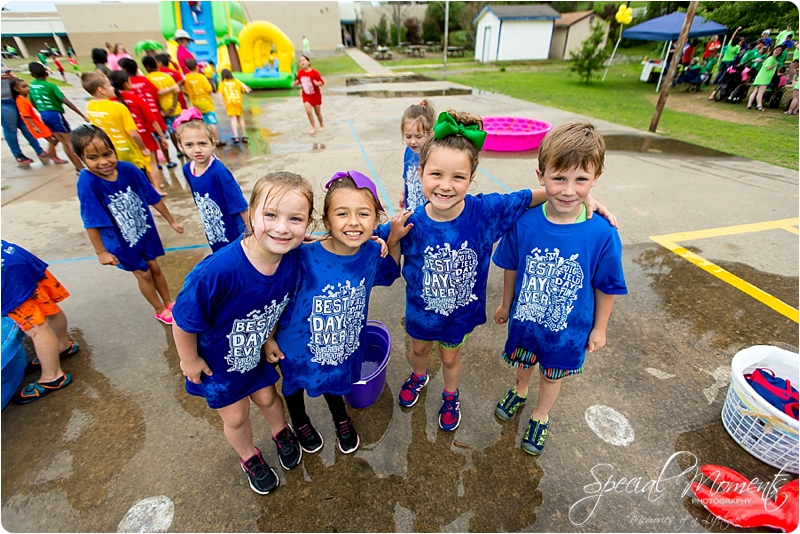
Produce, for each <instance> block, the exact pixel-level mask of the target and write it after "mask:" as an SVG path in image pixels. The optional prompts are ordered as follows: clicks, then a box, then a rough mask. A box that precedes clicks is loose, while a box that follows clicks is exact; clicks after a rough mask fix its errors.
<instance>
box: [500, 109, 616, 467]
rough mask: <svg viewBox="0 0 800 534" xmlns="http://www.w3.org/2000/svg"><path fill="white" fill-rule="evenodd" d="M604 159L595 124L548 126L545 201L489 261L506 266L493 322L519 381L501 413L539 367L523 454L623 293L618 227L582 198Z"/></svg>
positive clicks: (540, 436) (600, 340)
mask: <svg viewBox="0 0 800 534" xmlns="http://www.w3.org/2000/svg"><path fill="white" fill-rule="evenodd" d="M604 159H605V141H604V140H603V137H602V136H601V135H600V134H598V133H597V132H596V131H595V129H594V127H593V126H592V125H591V124H588V123H569V124H564V125H562V126H559V127H558V128H556V129H554V130H553V131H552V132H550V133H549V134H548V135H547V137H545V139H544V142H543V143H542V145H541V147H540V149H539V168H538V169H536V175H537V177H538V178H539V183H540V184H541V185H542V186H543V187H544V190H545V194H546V195H547V201H546V202H545V203H544V204H542V206H541V207H536V208H533V209H529V210H528V211H527V212H526V213H525V214H523V215H522V217H520V218H519V220H517V222H516V223H515V224H514V226H513V227H512V228H511V230H509V231H508V233H507V234H506V235H505V236H504V237H503V239H502V240H501V241H500V243H499V244H498V246H497V250H496V251H495V254H494V256H493V258H492V260H493V261H494V263H495V264H496V265H497V266H498V267H500V268H501V269H504V270H505V271H504V273H503V301H502V304H500V307H498V308H497V311H496V312H495V314H494V321H495V322H496V323H497V324H506V323H508V339H507V340H506V345H505V349H504V353H503V360H505V362H506V363H508V364H509V365H511V366H513V367H516V368H517V372H516V385H515V386H514V387H513V388H511V390H509V392H508V393H507V394H506V396H505V397H504V398H503V399H502V400H501V401H500V402H499V403H498V404H497V407H496V409H495V414H496V415H497V417H499V418H500V419H502V420H504V421H508V420H510V419H512V418H513V417H514V414H515V413H516V412H517V410H518V409H519V408H520V407H521V406H522V405H523V404H524V403H525V401H526V399H527V397H528V384H529V383H530V380H531V377H532V375H533V370H534V367H535V365H536V364H537V363H538V364H539V371H540V374H539V391H538V398H537V403H536V408H535V409H534V411H533V415H532V416H531V419H530V421H529V422H528V428H527V430H526V431H525V436H524V438H523V440H522V449H523V450H524V451H525V452H527V453H529V454H534V455H538V454H541V453H542V451H543V450H544V445H545V440H546V438H547V433H548V430H549V426H550V419H549V415H548V413H549V412H550V408H552V406H553V404H554V403H555V401H556V398H557V397H558V393H559V391H560V389H561V380H562V379H563V378H564V377H567V376H570V375H574V374H578V373H582V372H583V362H584V358H585V355H586V350H588V351H589V352H590V353H591V352H595V351H597V350H600V349H602V348H603V347H604V346H605V344H606V326H607V325H608V319H609V316H610V315H611V307H612V305H613V304H614V296H615V295H624V294H626V293H627V292H628V290H627V287H626V285H625V277H624V275H623V272H622V244H621V242H620V239H619V234H618V233H617V230H616V229H615V228H614V227H613V226H611V224H610V223H609V222H608V221H607V220H606V219H603V218H602V217H593V218H591V219H587V218H586V207H585V205H584V201H585V200H586V198H587V197H588V196H589V192H590V191H591V189H592V187H593V186H594V184H595V183H597V180H598V179H599V178H600V175H601V174H602V173H603V162H604ZM517 271H521V276H517Z"/></svg>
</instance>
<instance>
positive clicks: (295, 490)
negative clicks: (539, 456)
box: [256, 388, 543, 532]
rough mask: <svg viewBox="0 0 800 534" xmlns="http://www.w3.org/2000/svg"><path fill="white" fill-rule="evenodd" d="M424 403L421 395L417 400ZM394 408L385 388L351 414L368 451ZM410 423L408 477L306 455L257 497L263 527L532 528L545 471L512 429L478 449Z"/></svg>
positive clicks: (419, 414)
mask: <svg viewBox="0 0 800 534" xmlns="http://www.w3.org/2000/svg"><path fill="white" fill-rule="evenodd" d="M427 392H428V391H427V390H423V393H422V395H423V396H425V395H426V393H427ZM424 401H425V398H424V397H423V398H422V399H421V400H420V403H423V404H424ZM394 404H395V403H394V395H392V394H391V392H390V391H389V389H388V388H385V389H384V391H383V393H382V394H381V397H380V398H379V400H378V403H377V405H375V406H373V407H370V408H369V409H367V410H351V415H352V417H353V420H354V422H356V426H357V427H358V428H359V434H361V435H362V437H363V438H364V440H363V445H362V447H363V448H364V449H367V450H368V449H369V448H370V446H371V445H372V443H371V440H373V439H375V438H376V436H379V435H381V434H382V432H383V431H384V430H385V428H386V427H387V426H388V424H389V423H390V422H391V421H390V420H389V419H387V418H386V416H385V415H381V413H380V412H384V411H385V412H387V413H390V412H391V411H392V410H393V409H394V406H393V405H394ZM381 408H383V409H381ZM397 409H398V410H399V408H397ZM410 419H411V433H412V438H411V442H410V444H409V445H408V450H407V453H406V451H402V454H403V455H406V454H407V464H408V471H407V473H406V476H405V477H401V476H398V475H394V474H392V475H388V476H386V477H382V478H381V477H378V476H376V475H375V473H374V472H373V470H372V468H371V467H370V465H369V463H368V462H367V461H365V460H364V459H362V458H359V457H358V456H357V455H353V456H351V457H346V456H344V455H343V454H341V453H339V452H338V451H337V452H336V461H335V463H334V464H333V465H332V466H330V467H326V466H325V465H323V463H322V459H321V456H320V455H318V454H317V455H311V454H309V455H304V457H303V465H304V470H301V469H297V470H293V471H288V472H286V473H284V476H285V477H286V484H285V485H284V487H282V488H281V489H280V490H279V491H276V492H275V493H274V494H272V495H270V496H268V497H256V498H257V500H258V502H259V505H260V506H261V507H262V515H261V517H260V518H259V520H258V527H259V529H261V530H263V531H269V530H274V529H275V525H280V530H284V531H291V532H342V531H360V532H394V531H416V532H437V531H440V530H441V529H442V528H443V527H446V526H447V525H450V524H454V523H455V524H458V525H459V526H460V527H461V528H459V530H462V531H466V530H469V531H477V532H496V531H506V532H508V531H518V530H521V529H524V528H526V527H529V526H530V525H531V524H533V523H535V521H536V509H537V508H538V507H539V506H540V505H541V503H542V495H541V492H540V491H538V490H537V489H536V488H537V486H538V483H539V480H540V479H541V477H542V474H543V473H542V470H541V468H540V467H539V465H538V463H537V462H536V461H535V460H533V459H531V458H530V457H529V456H528V455H526V454H525V453H524V452H522V450H520V449H518V448H515V446H514V444H515V440H516V436H517V426H516V425H515V424H510V425H506V426H504V428H503V431H502V435H501V438H500V440H499V441H497V442H496V443H495V444H494V445H492V446H490V447H488V448H486V449H484V450H483V451H482V452H475V451H472V450H470V449H468V448H464V447H466V446H464V445H461V444H460V443H458V442H457V441H455V439H454V438H455V436H456V434H455V433H445V432H443V431H437V434H436V439H435V442H433V443H432V442H430V441H429V440H428V437H427V436H426V427H427V426H428V419H429V414H427V413H426V410H424V409H420V408H417V409H412V410H410ZM361 429H364V432H363V434H362V431H361ZM328 446H331V445H330V444H329V445H328ZM381 454H385V452H382V453H381ZM487 495H492V501H493V502H506V503H508V502H513V503H515V504H514V506H508V507H504V508H502V509H498V508H496V507H493V506H486V502H487V498H486V496H487ZM297 502H302V503H303V513H302V514H286V512H285V511H286V510H290V509H292V508H293V507H295V506H296V503H297ZM398 511H399V512H398ZM462 522H463V523H462ZM399 527H402V528H399ZM398 529H399V530H398Z"/></svg>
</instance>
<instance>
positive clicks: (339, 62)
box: [311, 54, 366, 78]
mask: <svg viewBox="0 0 800 534" xmlns="http://www.w3.org/2000/svg"><path fill="white" fill-rule="evenodd" d="M311 67H312V68H314V69H317V70H318V71H319V73H320V74H321V75H322V77H323V78H324V77H325V76H335V75H337V74H361V73H363V72H366V71H364V69H362V68H361V67H360V66H359V65H358V63H356V62H355V61H353V59H352V58H351V57H350V56H348V55H347V54H337V55H335V56H327V57H319V58H312V59H311Z"/></svg>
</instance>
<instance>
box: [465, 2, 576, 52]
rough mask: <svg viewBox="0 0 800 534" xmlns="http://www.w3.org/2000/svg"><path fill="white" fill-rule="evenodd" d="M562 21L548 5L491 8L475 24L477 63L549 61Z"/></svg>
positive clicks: (483, 10) (491, 6)
mask: <svg viewBox="0 0 800 534" xmlns="http://www.w3.org/2000/svg"><path fill="white" fill-rule="evenodd" d="M559 18H561V15H560V14H559V13H558V11H556V10H555V9H553V8H552V7H550V6H549V5H548V4H512V5H493V4H489V5H487V6H485V7H484V8H483V9H482V10H481V11H480V13H478V14H477V15H476V16H475V18H474V19H473V20H472V22H473V24H475V25H476V26H477V30H476V32H475V59H477V60H478V61H482V62H487V61H509V60H520V59H547V57H548V55H549V53H550V44H551V41H552V39H553V30H554V27H555V21H556V20H557V19H559Z"/></svg>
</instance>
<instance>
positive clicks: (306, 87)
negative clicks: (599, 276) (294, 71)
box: [300, 76, 314, 95]
mask: <svg viewBox="0 0 800 534" xmlns="http://www.w3.org/2000/svg"><path fill="white" fill-rule="evenodd" d="M300 85H301V86H302V87H303V92H304V93H305V94H307V95H313V94H314V81H313V80H312V79H311V76H303V77H301V78H300Z"/></svg>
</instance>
